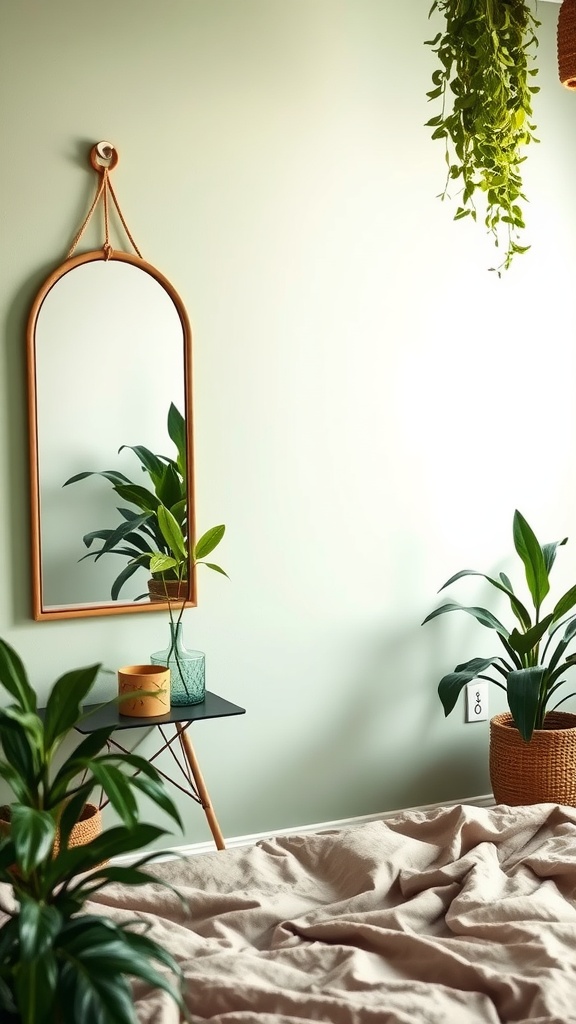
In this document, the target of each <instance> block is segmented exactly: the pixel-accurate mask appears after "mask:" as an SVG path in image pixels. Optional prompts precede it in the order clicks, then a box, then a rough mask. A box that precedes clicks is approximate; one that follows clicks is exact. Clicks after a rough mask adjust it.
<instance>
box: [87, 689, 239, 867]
mask: <svg viewBox="0 0 576 1024" xmlns="http://www.w3.org/2000/svg"><path fill="white" fill-rule="evenodd" d="M83 712H84V714H85V715H86V718H84V719H83V720H82V721H81V722H78V724H77V725H76V729H77V730H78V732H81V733H91V732H96V730H97V729H104V728H110V726H114V730H115V731H121V730H123V729H147V728H150V727H154V728H156V729H158V731H159V732H160V735H161V737H162V741H163V742H162V745H161V746H159V747H158V749H157V750H156V751H155V752H154V754H153V755H152V757H149V758H148V761H150V763H152V762H153V761H155V760H156V759H157V758H158V757H159V756H160V754H162V753H163V751H164V750H168V751H169V752H170V753H171V755H172V757H173V758H174V762H175V764H176V766H177V767H178V770H179V772H180V775H181V776H182V777H183V780H184V783H183V784H182V783H180V782H177V781H176V780H175V779H174V778H172V776H171V775H167V774H166V772H164V771H161V769H160V768H158V767H157V766H156V770H157V771H158V774H159V775H161V776H162V778H163V779H166V781H167V782H169V783H171V785H173V786H176V788H177V789H179V790H181V792H182V793H186V795H187V796H190V797H191V798H192V799H193V800H195V801H196V803H198V804H200V806H201V807H202V809H203V810H204V813H205V815H206V819H207V821H208V824H209V826H210V831H211V832H212V835H213V837H214V842H215V843H216V849H218V850H224V849H225V843H224V837H223V835H222V832H221V829H220V826H219V824H218V820H217V818H216V815H215V813H214V808H213V807H212V804H211V802H210V797H209V795H208V790H207V789H206V784H205V782H204V779H203V777H202V772H201V771H200V765H199V764H198V758H197V757H196V753H195V751H194V747H193V746H192V740H191V739H190V736H189V735H188V732H187V730H188V727H189V726H190V725H192V723H193V722H203V721H206V720H208V719H209V718H228V717H229V716H230V715H243V714H245V712H246V709H245V708H241V707H239V706H238V704H231V703H230V701H228V700H224V698H223V697H219V696H218V694H217V693H211V692H210V691H207V692H206V698H205V700H203V701H202V702H201V703H200V704H187V705H182V706H180V707H173V708H172V709H171V710H170V712H169V713H168V714H166V715H161V716H160V717H159V718H134V717H132V716H131V715H121V714H120V713H119V711H118V706H117V705H116V704H107V705H106V706H105V707H102V706H101V705H100V704H85V705H84V708H83ZM108 743H109V744H110V746H111V747H114V748H115V749H116V750H120V751H121V752H122V753H124V754H128V753H129V752H130V751H129V750H128V749H127V748H126V747H124V746H122V744H121V743H119V742H118V740H116V739H113V738H112V737H111V738H110V739H109V740H108ZM174 746H176V750H174Z"/></svg>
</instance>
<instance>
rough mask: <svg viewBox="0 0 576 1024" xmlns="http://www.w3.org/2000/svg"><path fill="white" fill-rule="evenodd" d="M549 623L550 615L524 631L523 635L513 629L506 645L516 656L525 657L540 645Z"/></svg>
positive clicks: (550, 620)
mask: <svg viewBox="0 0 576 1024" xmlns="http://www.w3.org/2000/svg"><path fill="white" fill-rule="evenodd" d="M551 622H552V615H551V614H550V615H546V616H545V617H544V618H543V619H542V621H541V622H537V623H536V624H535V625H534V626H532V628H531V629H528V630H526V632H525V633H519V632H518V630H517V629H513V630H512V632H511V633H510V636H509V637H508V643H509V644H510V646H511V647H512V648H513V650H515V651H517V653H518V654H520V655H521V656H525V655H526V654H528V653H529V652H530V651H532V650H534V648H535V647H536V646H537V644H539V643H540V640H541V639H542V637H543V636H544V633H545V632H546V630H547V629H548V626H549V625H550V623H551Z"/></svg>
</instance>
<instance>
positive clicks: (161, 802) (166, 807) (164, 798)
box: [131, 775, 184, 830]
mask: <svg viewBox="0 0 576 1024" xmlns="http://www.w3.org/2000/svg"><path fill="white" fill-rule="evenodd" d="M131 784H132V786H135V787H136V789H139V790H141V792H142V793H145V794H146V796H147V797H148V798H149V799H150V800H153V802H154V803H155V804H156V805H157V806H158V807H160V808H161V809H162V810H163V811H165V812H166V814H169V815H170V817H171V818H172V819H173V820H174V821H176V822H177V823H178V825H179V826H180V828H181V829H182V830H183V829H184V826H183V824H182V819H181V817H180V813H179V811H178V808H177V807H176V804H175V803H174V801H173V800H172V799H171V798H170V797H169V796H168V793H167V792H166V790H165V789H164V786H163V784H162V782H161V781H160V780H159V779H151V778H149V777H148V776H147V775H135V776H132V779H131Z"/></svg>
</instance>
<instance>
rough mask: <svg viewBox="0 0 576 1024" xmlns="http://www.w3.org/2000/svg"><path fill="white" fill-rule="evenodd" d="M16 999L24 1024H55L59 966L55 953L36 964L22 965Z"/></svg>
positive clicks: (17, 979)
mask: <svg viewBox="0 0 576 1024" xmlns="http://www.w3.org/2000/svg"><path fill="white" fill-rule="evenodd" d="M15 980H16V986H15V987H16V995H17V1001H18V1009H19V1011H20V1019H21V1020H22V1022H23V1024H54V1020H55V1019H58V1018H55V1016H54V1010H55V1005H54V1004H55V996H56V986H57V982H58V965H57V963H56V957H55V956H54V953H53V952H52V951H51V950H50V949H47V950H46V952H45V953H44V954H43V955H42V956H41V957H37V958H36V959H35V960H29V961H20V963H19V964H18V969H17V972H16V979H15Z"/></svg>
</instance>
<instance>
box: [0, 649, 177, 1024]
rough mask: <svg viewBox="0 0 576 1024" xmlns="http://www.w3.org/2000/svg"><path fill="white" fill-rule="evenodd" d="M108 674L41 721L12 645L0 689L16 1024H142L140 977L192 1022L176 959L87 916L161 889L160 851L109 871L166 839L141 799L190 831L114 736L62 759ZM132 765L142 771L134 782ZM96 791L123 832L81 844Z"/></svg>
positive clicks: (55, 703) (58, 700)
mask: <svg viewBox="0 0 576 1024" xmlns="http://www.w3.org/2000/svg"><path fill="white" fill-rule="evenodd" d="M99 669H100V666H99V665H92V666H90V667H88V668H82V669H78V670H76V671H72V672H67V673H66V674H65V675H63V676H62V677H61V678H60V679H58V680H57V682H56V683H55V684H54V686H53V688H52V691H51V693H50V696H49V698H48V702H47V705H46V708H45V710H44V712H43V713H42V714H39V713H38V708H37V705H36V695H35V692H34V690H33V689H32V687H31V686H30V683H29V681H28V677H27V674H26V671H25V669H24V666H23V664H22V662H21V660H20V658H19V656H18V654H17V653H16V651H14V650H13V649H12V648H11V647H9V645H8V644H7V643H5V642H4V641H2V640H0V684H1V685H2V686H3V687H4V689H5V690H6V691H7V693H8V694H9V697H10V699H11V703H10V704H9V705H8V706H7V707H3V708H0V741H1V743H2V747H3V751H4V758H5V759H4V760H0V776H1V777H2V778H3V779H4V781H5V782H6V783H7V784H8V786H9V787H10V789H11V791H12V793H13V802H12V803H11V805H10V829H9V831H8V832H7V833H5V834H4V835H3V836H2V837H1V838H0V881H2V882H3V883H8V884H9V885H10V886H11V887H12V890H13V893H14V897H15V905H16V909H15V911H14V912H13V913H10V914H9V915H8V916H7V917H6V919H5V920H4V921H3V923H2V924H1V925H0V1019H1V1020H2V1021H3V1022H6V1024H54V1022H55V1021H58V1022H61V1024H78V1022H80V1021H83V1022H85V1024H89V1022H91V1021H93V1022H96V1021H114V1022H115V1024H137V1018H136V1011H135V1008H134V1005H133V999H132V994H131V987H130V981H129V979H130V977H135V978H141V979H143V980H144V981H145V982H147V983H148V984H150V985H152V986H154V987H159V988H162V989H164V990H165V991H166V992H168V993H169V994H170V996H172V997H173V998H174V1000H175V1001H176V1002H177V1003H178V1005H179V1007H180V1009H181V1012H182V1013H183V1014H184V1015H185V1016H186V1010H185V1008H184V1004H183V1000H182V995H181V991H180V980H181V979H180V971H179V968H178V965H177V963H176V962H175V961H174V959H173V958H172V957H171V956H170V955H169V954H168V953H167V952H166V951H165V950H164V949H163V948H162V947H161V946H159V945H158V944H157V943H156V942H154V941H153V940H152V939H151V938H150V937H148V936H147V935H145V934H144V933H143V930H142V929H141V928H139V926H138V922H137V921H132V922H131V923H127V924H117V923H114V922H113V921H111V920H108V919H107V918H106V917H104V916H101V915H95V914H90V913H87V912H86V911H85V910H84V904H85V903H86V901H87V900H89V899H90V897H91V896H92V895H93V894H94V893H95V892H97V891H98V890H99V889H101V888H102V887H103V886H105V885H106V884H107V883H108V882H119V883H122V884H125V885H142V884H145V883H146V882H148V881H153V882H154V883H155V884H158V881H159V880H158V878H156V877H152V876H151V875H149V874H148V873H147V872H146V871H143V870H142V867H143V866H144V865H145V864H146V862H148V861H150V860H152V859H153V858H154V857H155V856H156V855H155V854H154V853H148V854H144V855H143V856H142V857H140V858H139V859H138V860H137V861H136V863H134V864H133V865H131V866H130V867H126V866H120V865H114V863H113V862H112V863H108V862H109V859H110V858H113V857H116V856H118V855H121V854H126V853H130V852H132V851H136V850H141V849H142V848H143V847H145V846H147V845H148V844H149V843H150V842H152V841H153V840H155V839H157V838H158V837H159V836H161V835H164V834H166V830H165V829H163V828H161V827H159V826H157V825H149V824H145V823H143V822H141V821H140V820H139V812H138V808H137V805H136V801H135V793H136V792H138V791H139V792H141V793H144V794H145V795H146V796H147V797H148V799H149V800H151V801H152V803H153V804H155V805H156V806H157V807H158V808H160V809H161V810H163V811H164V812H166V813H167V814H168V815H169V816H170V817H171V818H172V819H173V820H174V821H175V822H176V823H177V824H178V825H180V826H181V821H180V817H179V814H178V811H177V809H176V807H175V805H174V803H173V802H172V800H171V799H170V798H169V796H168V795H167V793H166V792H165V790H164V787H163V784H162V780H161V778H160V777H159V775H158V773H157V772H156V769H155V768H154V767H153V766H152V765H150V764H149V763H148V762H147V761H146V760H145V759H144V758H141V757H138V756H136V755H134V754H122V755H114V754H111V753H108V752H107V749H106V741H107V739H108V737H109V736H110V734H111V732H112V729H100V730H98V731H97V732H94V733H91V734H90V735H88V736H87V737H86V738H85V739H84V740H82V742H80V743H79V745H77V746H76V748H75V749H74V750H73V752H72V753H71V754H70V755H69V757H68V758H67V760H65V761H64V763H63V764H62V763H61V761H62V758H61V753H62V746H63V744H64V743H65V741H67V740H69V739H70V737H71V735H73V734H74V730H75V726H76V725H77V724H78V723H79V721H80V720H81V718H82V711H81V705H82V703H83V702H84V700H85V699H86V697H87V695H88V693H89V692H90V689H91V687H92V686H93V683H94V681H95V679H96V676H97V674H98V671H99ZM124 766H127V767H128V768H129V769H133V770H134V771H136V772H138V773H139V774H138V775H134V776H132V777H131V776H129V775H126V774H124V772H123V771H122V770H121V769H122V767H124ZM95 787H102V789H103V790H104V792H105V794H106V796H107V797H108V799H109V800H110V803H111V804H112V806H113V807H114V809H115V811H116V812H117V814H118V816H119V818H120V824H118V825H115V826H113V827H111V828H108V829H106V830H104V831H102V832H101V833H100V834H99V835H97V836H96V837H95V838H93V839H91V840H90V841H89V842H88V843H86V844H85V845H82V846H71V845H70V844H69V837H70V834H71V832H72V830H73V828H74V827H75V825H76V823H77V822H78V821H79V820H80V818H81V816H82V810H83V808H84V807H85V805H86V804H87V802H88V801H89V798H90V795H91V793H92V792H93V790H94V788H95ZM166 969H168V971H169V972H170V975H167V974H166Z"/></svg>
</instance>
